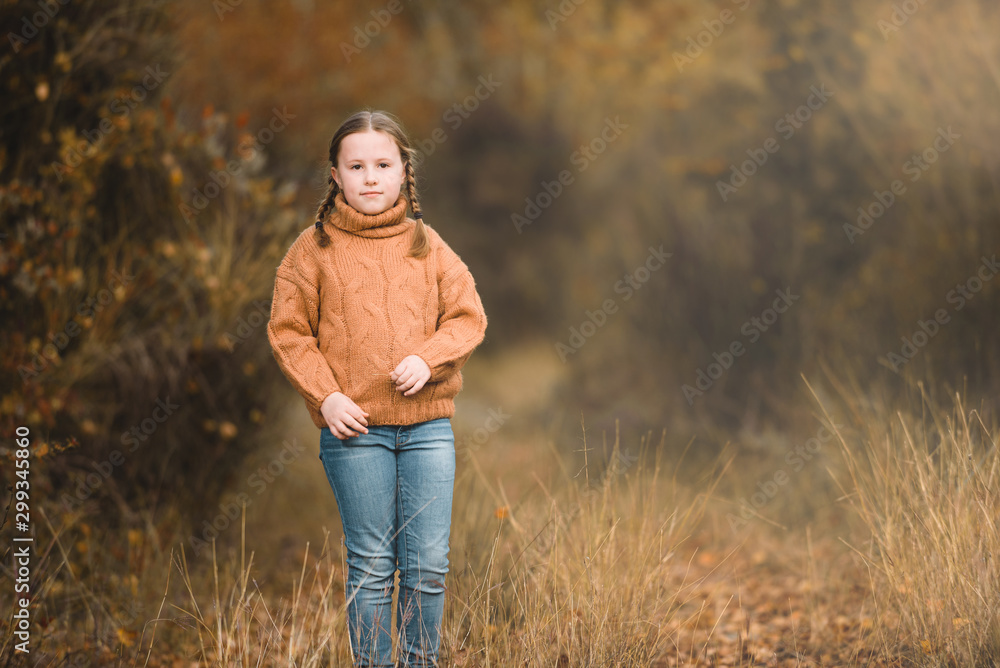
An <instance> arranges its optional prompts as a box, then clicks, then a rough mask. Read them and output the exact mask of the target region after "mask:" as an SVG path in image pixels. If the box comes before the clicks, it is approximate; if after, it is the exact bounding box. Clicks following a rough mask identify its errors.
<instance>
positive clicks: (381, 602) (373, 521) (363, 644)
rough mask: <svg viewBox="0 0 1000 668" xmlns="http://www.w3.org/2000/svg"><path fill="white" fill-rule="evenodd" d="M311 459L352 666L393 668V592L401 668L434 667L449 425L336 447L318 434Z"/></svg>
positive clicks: (446, 528) (448, 495)
mask: <svg viewBox="0 0 1000 668" xmlns="http://www.w3.org/2000/svg"><path fill="white" fill-rule="evenodd" d="M319 443H320V448H319V458H320V460H322V462H323V467H324V468H325V469H326V476H327V478H328V479H329V481H330V486H331V487H332V488H333V493H334V496H335V497H336V499H337V507H338V510H339V511H340V520H341V523H342V524H343V526H344V542H345V544H346V546H347V571H348V574H347V591H346V593H345V595H346V597H347V617H348V619H347V621H348V629H349V632H350V633H349V636H350V641H351V652H352V654H353V657H354V661H355V665H356V666H392V665H393V664H392V660H391V654H392V634H393V631H394V629H393V628H392V612H391V607H392V590H393V577H394V575H395V573H396V567H397V565H398V566H399V570H400V588H399V593H398V598H397V607H396V614H397V620H398V623H399V628H400V638H399V647H400V658H401V662H402V663H401V665H403V666H437V665H438V663H437V661H438V648H439V645H440V630H441V629H440V627H441V620H442V617H443V614H444V591H445V586H444V579H445V574H446V573H447V572H448V540H449V537H450V534H451V502H452V494H453V492H454V488H455V435H454V433H453V432H452V429H451V420H450V419H449V418H438V419H435V420H427V421H426V422H419V423H417V424H412V425H370V426H369V427H368V433H367V434H358V435H357V436H354V437H352V438H346V439H344V440H340V439H338V438H337V437H336V436H334V435H333V433H332V432H331V431H330V428H329V427H323V428H322V429H321V430H320V441H319Z"/></svg>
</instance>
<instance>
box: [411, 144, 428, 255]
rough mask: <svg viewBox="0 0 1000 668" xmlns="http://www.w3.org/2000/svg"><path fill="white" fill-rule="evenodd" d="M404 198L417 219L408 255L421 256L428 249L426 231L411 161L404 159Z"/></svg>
mask: <svg viewBox="0 0 1000 668" xmlns="http://www.w3.org/2000/svg"><path fill="white" fill-rule="evenodd" d="M406 198H407V199H408V200H410V208H411V209H413V218H414V219H415V220H416V221H417V224H416V227H414V228H413V243H412V244H411V245H410V255H411V256H413V257H423V256H425V255H426V254H427V252H428V251H429V250H430V241H429V240H428V238H427V231H426V230H424V214H423V212H422V211H421V210H420V200H419V199H417V181H416V179H415V178H414V176H413V162H412V160H406Z"/></svg>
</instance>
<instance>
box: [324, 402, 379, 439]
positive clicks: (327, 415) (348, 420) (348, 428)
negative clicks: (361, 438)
mask: <svg viewBox="0 0 1000 668" xmlns="http://www.w3.org/2000/svg"><path fill="white" fill-rule="evenodd" d="M319 410H320V413H322V414H323V419H324V420H326V424H327V425H328V426H329V427H330V431H331V432H333V435H334V436H336V437H337V438H339V439H340V440H342V441H343V440H344V439H345V438H352V437H354V436H357V435H358V434H359V433H362V434H367V433H368V419H367V418H368V411H363V410H361V407H360V406H358V405H357V404H356V403H354V402H353V401H351V398H350V397H348V396H347V395H346V394H344V393H343V392H334V393H333V394H331V395H330V396H328V397H327V398H326V399H324V400H323V405H322V406H320V409H319Z"/></svg>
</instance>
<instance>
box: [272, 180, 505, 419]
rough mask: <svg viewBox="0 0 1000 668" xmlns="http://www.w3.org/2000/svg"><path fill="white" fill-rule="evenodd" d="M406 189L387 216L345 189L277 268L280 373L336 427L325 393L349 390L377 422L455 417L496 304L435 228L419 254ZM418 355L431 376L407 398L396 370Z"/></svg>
mask: <svg viewBox="0 0 1000 668" xmlns="http://www.w3.org/2000/svg"><path fill="white" fill-rule="evenodd" d="M406 206H407V200H406V197H405V196H404V195H403V194H402V193H400V196H399V199H398V200H397V201H396V204H395V205H394V206H393V207H392V208H391V209H387V210H386V211H383V212H382V213H380V214H377V215H366V214H363V213H361V212H359V211H358V210H356V209H355V208H354V207H352V206H350V205H349V204H348V203H347V201H346V200H345V199H344V194H343V193H342V192H341V193H338V194H337V197H336V208H335V210H334V211H333V212H332V213H331V214H330V216H329V218H328V219H327V221H326V222H325V223H324V229H325V230H326V233H327V234H328V235H329V236H330V240H331V244H330V245H328V246H327V247H326V248H320V246H319V244H318V243H317V242H316V238H315V236H314V235H315V231H316V228H315V225H310V226H309V229H307V230H303V231H302V233H301V234H299V236H298V238H297V239H296V240H295V241H294V242H293V243H292V245H291V247H290V248H289V249H288V252H287V253H286V254H285V258H284V260H282V262H281V265H279V266H278V269H277V272H276V276H275V281H274V300H273V302H272V303H271V319H270V321H269V322H268V326H267V336H268V340H269V341H270V342H271V348H272V351H273V352H274V358H275V359H276V360H277V362H278V366H280V367H281V370H282V372H284V374H285V376H286V377H287V378H288V380H289V381H290V382H291V383H292V385H293V386H294V387H295V389H296V390H297V391H298V392H299V394H301V395H302V398H303V399H304V400H305V403H306V407H307V409H308V410H309V415H310V417H311V418H312V421H313V423H314V424H315V425H316V426H317V427H319V428H320V429H322V428H323V427H326V426H328V425H327V423H326V420H325V419H324V418H323V415H322V413H321V412H320V406H322V404H323V400H324V399H326V398H327V397H328V396H329V395H330V394H333V393H334V392H337V391H340V392H343V393H344V394H345V395H347V396H348V397H350V398H351V399H352V400H353V401H354V402H355V403H356V404H357V405H358V406H360V407H361V408H362V409H363V410H365V411H368V413H369V415H368V424H369V425H404V424H414V423H417V422H424V421H426V420H432V419H435V418H440V417H449V418H450V417H452V416H453V415H454V414H455V403H454V398H455V396H456V395H457V394H458V392H459V391H460V390H461V389H462V372H461V368H462V366H463V365H464V364H465V362H466V361H467V360H468V359H469V357H470V356H471V355H472V351H473V350H474V349H475V348H476V347H477V346H478V345H479V344H480V342H482V340H483V337H484V336H485V332H486V312H485V311H484V309H483V304H482V301H481V300H480V298H479V294H478V293H477V292H476V286H475V282H474V280H473V278H472V274H471V273H470V272H469V268H468V266H466V264H465V263H464V262H462V260H461V259H460V258H459V256H458V255H457V254H456V253H455V252H454V251H453V250H452V249H451V248H450V247H449V246H448V244H446V243H445V242H444V240H443V239H442V238H441V237H440V235H439V234H438V233H437V231H435V230H434V229H433V228H431V227H430V226H429V225H426V224H425V225H424V227H425V229H426V230H427V234H428V236H429V238H430V244H431V251H430V253H429V254H428V255H427V256H425V257H423V258H419V259H418V258H414V257H409V256H408V255H407V252H408V251H409V248H410V243H411V242H412V238H413V235H412V231H413V228H414V226H415V225H416V222H415V221H414V220H412V219H410V218H407V217H406ZM409 355H419V356H420V357H421V359H423V360H424V361H425V362H426V363H427V366H428V367H430V370H431V377H430V379H429V380H428V381H427V383H426V384H425V385H424V386H423V387H422V388H421V389H420V391H419V392H417V393H416V394H413V395H410V396H408V397H406V396H403V393H402V392H400V391H398V390H397V389H396V384H395V383H394V382H393V381H392V380H391V379H390V378H389V374H390V373H391V372H392V370H393V369H395V368H396V366H397V365H398V364H399V363H400V362H401V361H402V360H403V358H404V357H407V356H409Z"/></svg>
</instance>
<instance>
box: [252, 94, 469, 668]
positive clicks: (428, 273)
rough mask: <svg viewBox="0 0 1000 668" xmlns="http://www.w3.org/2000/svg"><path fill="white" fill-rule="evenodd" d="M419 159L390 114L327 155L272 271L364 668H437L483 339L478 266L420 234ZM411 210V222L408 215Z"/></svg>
mask: <svg viewBox="0 0 1000 668" xmlns="http://www.w3.org/2000/svg"><path fill="white" fill-rule="evenodd" d="M415 153H416V151H415V150H414V149H413V148H412V147H411V145H410V142H409V140H408V139H407V138H406V136H405V134H404V133H403V131H402V129H401V128H400V126H399V124H398V123H397V122H396V121H395V120H394V119H393V118H392V117H391V116H390V115H389V114H386V113H384V112H379V111H362V112H359V113H356V114H354V115H353V116H351V117H350V118H348V119H347V120H346V121H344V123H343V125H341V126H340V128H339V129H338V130H337V132H336V133H335V134H334V135H333V139H332V140H331V141H330V164H331V168H330V178H329V183H330V188H329V191H328V192H327V194H326V197H325V198H324V199H323V203H322V204H321V205H320V207H319V210H318V211H317V213H316V224H315V227H312V226H310V228H309V229H306V230H304V231H303V232H302V233H301V234H300V235H299V236H298V238H297V239H296V240H295V241H294V242H293V243H292V245H291V247H290V248H289V249H288V253H287V254H286V255H285V258H284V260H283V261H282V262H281V265H280V266H279V267H278V269H277V275H276V278H275V285H274V301H273V303H272V305H271V319H270V322H269V323H268V330H267V332H268V339H269V340H270V342H271V347H272V349H273V351H274V357H275V359H276V360H277V362H278V365H279V366H280V367H281V370H282V371H283V372H284V374H285V376H287V378H288V380H289V381H290V382H291V383H292V385H293V386H294V387H295V389H296V390H297V391H298V392H299V393H300V394H301V395H302V397H303V399H304V400H305V403H306V407H307V409H308V411H309V415H310V417H311V418H312V420H313V422H314V423H315V425H316V426H317V427H319V428H320V453H319V457H320V460H321V461H322V462H323V466H324V468H325V470H326V475H327V478H328V479H329V481H330V486H331V487H332V488H333V493H334V496H335V497H336V500H337V506H338V509H339V511H340V518H341V521H342V523H343V526H344V541H345V543H346V546H347V566H348V576H347V592H346V597H347V611H348V627H349V634H348V635H349V639H350V642H351V651H352V654H353V656H354V661H355V665H357V666H391V665H393V664H392V662H391V658H390V654H391V650H392V635H393V628H392V611H391V601H392V590H393V576H394V574H395V571H396V567H397V566H398V567H399V570H400V589H399V592H398V601H397V618H398V624H399V648H400V654H401V657H402V659H403V661H404V663H403V665H409V666H413V665H419V666H425V665H433V666H436V665H437V660H438V648H439V644H440V626H441V620H442V616H443V612H444V590H445V586H444V580H445V573H447V571H448V540H449V536H450V532H451V507H452V492H453V490H454V482H455V437H454V434H453V433H452V429H451V420H450V418H451V417H452V416H453V415H454V413H455V403H454V398H455V396H456V395H457V394H458V392H459V390H461V389H462V373H461V368H462V366H463V365H464V364H465V362H466V361H467V360H468V359H469V357H470V356H471V354H472V351H473V350H474V349H475V348H476V347H477V346H478V345H479V344H480V342H481V341H482V340H483V337H484V335H485V332H486V313H485V311H484V310H483V304H482V301H481V300H480V298H479V294H478V293H477V292H476V286H475V281H474V280H473V278H472V274H471V273H469V268H468V267H467V266H466V265H465V263H464V262H462V260H461V259H460V258H459V256H458V255H457V254H456V253H455V252H454V251H453V250H452V249H451V248H450V247H449V246H448V244H446V243H445V242H444V240H442V239H441V237H440V236H439V235H438V233H437V232H436V231H435V230H434V229H433V228H431V227H429V226H427V225H425V224H424V223H423V221H422V218H423V214H422V213H421V210H420V202H419V201H418V199H417V190H416V184H415V181H414V172H413V160H414V157H415ZM407 205H409V207H410V208H411V209H412V210H413V219H410V218H407V217H406V208H407Z"/></svg>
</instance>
